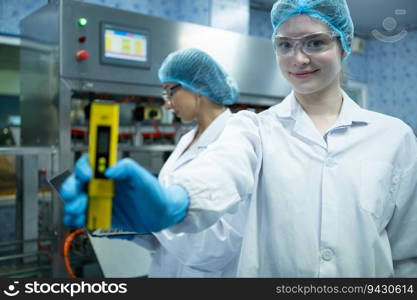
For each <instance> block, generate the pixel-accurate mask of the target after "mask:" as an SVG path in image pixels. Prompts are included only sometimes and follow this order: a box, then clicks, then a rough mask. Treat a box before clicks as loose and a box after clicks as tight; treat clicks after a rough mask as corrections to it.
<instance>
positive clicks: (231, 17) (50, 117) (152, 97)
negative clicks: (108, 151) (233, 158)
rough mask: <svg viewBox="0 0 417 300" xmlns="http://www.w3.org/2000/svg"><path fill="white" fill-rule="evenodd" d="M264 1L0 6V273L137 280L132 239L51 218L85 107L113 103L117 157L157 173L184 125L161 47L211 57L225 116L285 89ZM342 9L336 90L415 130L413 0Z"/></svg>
mask: <svg viewBox="0 0 417 300" xmlns="http://www.w3.org/2000/svg"><path fill="white" fill-rule="evenodd" d="M273 3H274V1H273V0H124V1H122V0H85V1H75V0H50V1H48V0H0V228H1V230H0V277H12V278H27V277H38V278H52V277H54V278H62V277H82V278H97V277H146V276H147V271H148V267H149V263H150V257H149V253H148V252H147V251H146V250H144V249H142V248H140V247H138V246H137V245H136V244H134V243H133V242H131V241H129V240H117V239H108V238H101V237H93V236H91V235H89V234H87V233H86V232H85V231H83V230H81V231H71V230H69V229H68V228H65V227H64V226H63V224H62V207H63V203H62V200H61V199H60V198H59V195H58V193H57V190H56V188H57V186H58V187H59V183H60V180H61V181H62V177H60V175H61V174H62V173H63V172H64V171H65V170H69V171H71V170H72V169H73V165H74V162H75V161H76V160H77V159H78V158H79V157H80V156H81V155H83V154H84V153H86V152H87V151H88V120H89V115H88V112H89V109H90V105H91V103H92V101H94V100H107V101H114V102H116V103H118V104H119V107H120V123H119V126H120V127H119V135H118V157H119V158H122V157H131V158H132V159H134V160H136V161H137V162H139V163H140V164H141V165H143V166H144V167H145V168H147V169H148V170H149V171H151V172H152V173H153V174H155V175H158V172H159V170H160V169H161V167H162V165H163V164H164V162H165V161H166V159H167V158H168V156H169V155H170V153H171V152H172V150H173V149H174V148H175V145H176V143H177V142H178V140H179V138H180V137H181V136H182V135H183V134H184V133H185V132H187V131H188V130H189V129H190V128H191V127H192V126H193V124H182V123H181V122H180V121H179V119H178V118H176V117H175V116H174V115H173V113H172V112H171V111H170V110H168V109H166V108H164V106H163V104H164V101H163V99H162V97H161V91H162V89H161V84H160V82H159V81H158V77H157V71H158V69H159V67H160V66H161V63H162V61H163V59H164V58H165V57H166V56H167V55H168V54H169V53H171V52H173V51H175V50H179V49H182V48H187V47H195V48H199V49H202V50H204V51H206V52H207V53H209V54H210V55H212V56H213V57H214V58H215V59H216V60H217V61H218V62H219V63H220V64H221V65H222V66H223V67H224V68H225V69H226V70H227V71H228V72H229V73H230V74H231V75H232V76H233V77H234V78H235V79H236V81H237V83H238V85H239V88H240V93H241V95H240V98H239V100H238V101H237V103H235V104H233V105H232V106H230V108H231V110H232V111H233V112H237V111H240V110H252V111H255V112H261V111H263V110H265V109H268V108H269V107H270V106H272V105H274V104H277V103H279V102H280V101H281V100H282V99H284V97H285V96H287V95H288V93H289V92H290V86H289V84H288V83H287V82H286V81H285V79H284V77H283V76H282V74H281V73H280V71H279V69H278V67H277V64H276V62H275V58H274V53H273V48H272V44H271V39H270V38H271V34H272V27H271V23H270V10H271V7H272V5H273ZM347 3H348V5H349V7H350V10H351V13H352V19H353V21H354V24H355V38H354V41H353V45H352V54H351V57H350V58H349V59H348V60H347V62H346V63H345V65H344V70H343V74H344V76H343V79H342V80H343V84H342V85H343V88H344V89H345V91H346V92H347V93H348V94H349V95H350V96H351V97H352V98H353V99H354V100H355V101H357V103H358V104H359V105H361V106H362V107H364V108H366V109H370V110H373V111H376V112H380V113H384V114H387V115H391V116H394V117H397V118H399V119H401V120H403V121H404V122H405V123H407V124H408V125H409V126H410V127H411V128H413V130H414V132H417V72H416V70H417V1H415V0H347ZM127 35H128V36H129V38H128V39H127V41H126V39H125V36H127ZM132 45H135V49H136V50H135V51H133V52H131V50H130V47H131V46H132ZM132 47H133V46H132ZM132 262H134V263H132Z"/></svg>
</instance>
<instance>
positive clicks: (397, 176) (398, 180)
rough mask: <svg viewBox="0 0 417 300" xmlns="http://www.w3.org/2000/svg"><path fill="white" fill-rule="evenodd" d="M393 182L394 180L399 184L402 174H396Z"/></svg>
mask: <svg viewBox="0 0 417 300" xmlns="http://www.w3.org/2000/svg"><path fill="white" fill-rule="evenodd" d="M392 182H393V183H395V184H397V183H398V182H400V176H399V175H395V176H394V177H393V178H392Z"/></svg>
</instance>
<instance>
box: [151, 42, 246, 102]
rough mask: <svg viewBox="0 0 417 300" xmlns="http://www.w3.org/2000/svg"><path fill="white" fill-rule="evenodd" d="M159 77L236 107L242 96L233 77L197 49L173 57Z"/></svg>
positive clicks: (169, 57)
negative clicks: (235, 104)
mask: <svg viewBox="0 0 417 300" xmlns="http://www.w3.org/2000/svg"><path fill="white" fill-rule="evenodd" d="M158 77H159V80H160V81H161V82H162V83H165V82H178V83H181V85H182V86H183V87H185V88H186V89H188V90H190V91H192V92H194V93H197V94H201V95H203V96H206V97H207V98H209V99H210V100H211V101H213V102H216V103H219V104H233V103H235V102H236V101H237V99H238V97H239V89H238V87H237V84H236V82H235V81H234V80H233V78H232V77H230V76H229V75H228V74H227V73H226V72H225V71H224V69H223V68H222V67H221V66H220V65H219V64H218V63H217V62H216V61H215V60H214V59H213V58H212V57H211V56H209V55H208V54H207V53H205V52H203V51H201V50H198V49H195V48H188V49H184V50H179V51H176V52H173V53H171V54H169V55H168V56H167V57H166V58H165V60H164V62H163V63H162V65H161V67H160V68H159V72H158Z"/></svg>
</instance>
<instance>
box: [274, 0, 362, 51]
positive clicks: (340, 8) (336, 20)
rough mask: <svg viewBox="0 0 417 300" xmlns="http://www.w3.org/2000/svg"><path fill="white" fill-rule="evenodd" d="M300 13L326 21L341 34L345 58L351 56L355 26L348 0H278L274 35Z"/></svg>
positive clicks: (275, 10)
mask: <svg viewBox="0 0 417 300" xmlns="http://www.w3.org/2000/svg"><path fill="white" fill-rule="evenodd" d="M298 14H306V15H309V16H310V17H312V18H316V19H318V20H321V21H323V22H325V23H326V24H327V25H328V26H329V27H330V29H331V30H332V31H334V32H335V33H337V34H338V35H339V36H340V43H341V44H342V47H343V50H344V51H345V52H346V56H345V59H346V58H347V57H348V56H349V54H350V53H351V47H352V39H353V32H354V28H353V22H352V18H351V17H350V12H349V8H348V6H347V3H346V0H278V1H277V2H275V4H274V6H273V7H272V10H271V22H272V27H273V29H274V31H273V34H272V37H275V36H276V35H277V34H278V31H279V28H280V27H281V25H282V24H284V23H285V22H286V21H287V20H288V19H290V18H291V17H293V16H294V15H298Z"/></svg>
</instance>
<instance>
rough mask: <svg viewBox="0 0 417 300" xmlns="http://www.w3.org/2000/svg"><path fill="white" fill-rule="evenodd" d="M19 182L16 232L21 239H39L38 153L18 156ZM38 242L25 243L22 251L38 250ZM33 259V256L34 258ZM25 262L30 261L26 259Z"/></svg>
mask: <svg viewBox="0 0 417 300" xmlns="http://www.w3.org/2000/svg"><path fill="white" fill-rule="evenodd" d="M17 163H18V164H17V165H18V169H19V171H18V173H17V174H18V178H17V180H18V183H17V195H16V200H17V201H16V210H17V211H16V223H17V224H16V232H17V238H18V239H21V240H26V239H27V240H36V239H38V235H39V230H38V224H39V222H38V219H39V205H38V197H37V196H38V185H39V184H38V170H39V166H38V157H37V156H36V155H23V156H18V160H17ZM37 247H38V244H37V242H31V243H25V244H23V247H22V249H21V250H22V252H23V253H24V254H25V253H30V252H33V251H36V250H37ZM32 259H33V258H32ZM25 262H29V261H27V259H26V261H25Z"/></svg>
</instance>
